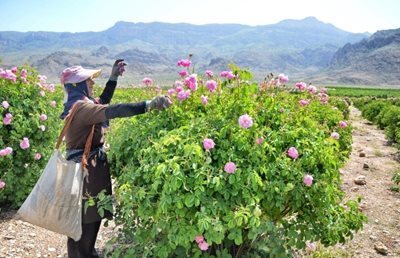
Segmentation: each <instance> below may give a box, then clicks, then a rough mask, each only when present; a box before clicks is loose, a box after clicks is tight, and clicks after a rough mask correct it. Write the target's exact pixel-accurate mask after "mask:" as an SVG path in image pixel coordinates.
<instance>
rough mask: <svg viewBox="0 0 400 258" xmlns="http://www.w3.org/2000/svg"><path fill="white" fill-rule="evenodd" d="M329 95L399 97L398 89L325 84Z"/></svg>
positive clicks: (399, 90) (399, 91)
mask: <svg viewBox="0 0 400 258" xmlns="http://www.w3.org/2000/svg"><path fill="white" fill-rule="evenodd" d="M327 88H328V93H329V95H333V96H348V97H363V96H375V97H379V98H387V97H400V88H399V89H387V88H382V87H381V88H379V86H376V88H373V87H368V88H358V87H350V86H348V87H346V86H340V87H337V86H327Z"/></svg>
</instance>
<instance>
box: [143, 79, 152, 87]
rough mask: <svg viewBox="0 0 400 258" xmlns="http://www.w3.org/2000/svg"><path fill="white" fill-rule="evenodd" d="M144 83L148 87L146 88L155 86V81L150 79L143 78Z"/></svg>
mask: <svg viewBox="0 0 400 258" xmlns="http://www.w3.org/2000/svg"><path fill="white" fill-rule="evenodd" d="M142 82H143V83H144V84H145V85H146V86H151V85H152V84H153V80H152V79H150V78H147V77H145V78H143V80H142Z"/></svg>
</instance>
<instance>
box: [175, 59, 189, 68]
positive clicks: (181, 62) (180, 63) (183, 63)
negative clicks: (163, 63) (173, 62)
mask: <svg viewBox="0 0 400 258" xmlns="http://www.w3.org/2000/svg"><path fill="white" fill-rule="evenodd" d="M191 64H192V61H190V60H188V59H181V60H179V61H178V62H177V65H178V66H183V67H186V68H187V67H189V66H190V65H191Z"/></svg>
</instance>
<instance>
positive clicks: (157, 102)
mask: <svg viewBox="0 0 400 258" xmlns="http://www.w3.org/2000/svg"><path fill="white" fill-rule="evenodd" d="M171 105H172V100H171V99H170V98H169V97H168V96H157V97H154V98H153V99H152V100H151V101H146V109H147V111H151V110H154V109H156V110H163V109H166V108H168V107H170V106H171Z"/></svg>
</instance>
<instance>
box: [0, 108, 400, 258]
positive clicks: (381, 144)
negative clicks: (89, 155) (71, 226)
mask: <svg viewBox="0 0 400 258" xmlns="http://www.w3.org/2000/svg"><path fill="white" fill-rule="evenodd" d="M350 120H351V123H352V126H353V151H352V153H351V156H350V159H349V161H348V162H347V163H346V166H345V167H343V168H342V169H341V170H340V172H341V174H342V179H343V185H342V189H343V190H344V191H345V192H346V194H347V197H346V198H351V199H355V198H357V197H358V196H361V197H362V201H361V205H360V209H361V210H362V212H363V213H364V214H365V215H366V216H367V217H368V223H366V224H365V225H364V228H363V230H362V231H360V232H358V233H356V235H355V237H354V239H353V240H351V241H349V242H348V243H347V244H345V245H337V246H334V247H330V248H322V247H320V246H319V247H318V249H317V252H319V253H320V254H323V255H319V256H318V257H359V258H368V257H382V256H389V257H400V193H396V192H392V191H390V190H389V188H390V187H391V186H393V182H392V181H391V178H392V176H393V174H394V172H395V171H400V163H399V162H397V161H396V155H397V157H398V155H399V150H398V149H396V148H394V147H391V146H388V142H387V140H386V139H385V136H384V132H383V131H382V130H378V129H377V128H376V126H374V125H372V124H371V123H369V122H368V121H366V120H364V119H363V118H362V117H361V114H360V111H359V110H357V109H355V108H351V114H350ZM360 153H364V154H365V157H360V156H363V154H361V155H360ZM366 166H368V168H364V167H366ZM358 176H364V177H365V182H366V184H364V185H358V184H356V183H355V181H354V180H355V179H356V178H357V177H358ZM14 215H15V211H7V212H4V211H3V212H0V258H6V257H7V258H8V257H21V258H22V257H24V258H25V257H26V258H28V257H29V258H30V257H67V254H66V241H67V240H66V237H65V236H62V235H59V234H56V233H52V232H50V231H48V230H45V229H42V228H39V227H36V226H33V225H31V224H29V223H26V222H22V221H19V220H15V219H13V216H14ZM113 236H115V230H114V229H113V226H109V227H104V226H102V227H101V228H100V232H99V236H98V239H97V243H96V248H97V250H98V251H99V252H100V253H101V251H102V250H103V249H104V247H105V244H106V242H107V241H108V240H109V239H110V238H111V237H113ZM385 252H386V254H384V253H385Z"/></svg>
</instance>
